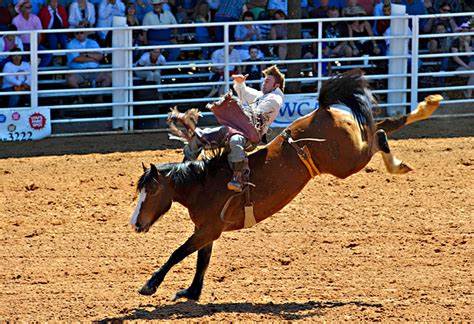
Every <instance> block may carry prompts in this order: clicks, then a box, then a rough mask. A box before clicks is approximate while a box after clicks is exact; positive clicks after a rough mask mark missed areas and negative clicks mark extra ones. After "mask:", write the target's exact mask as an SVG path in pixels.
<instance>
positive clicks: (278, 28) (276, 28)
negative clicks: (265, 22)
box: [270, 10, 288, 60]
mask: <svg viewBox="0 0 474 324" xmlns="http://www.w3.org/2000/svg"><path fill="white" fill-rule="evenodd" d="M274 19H275V20H285V19H286V15H285V13H284V12H283V11H281V10H278V11H277V12H275V15H274ZM270 39H271V40H284V39H288V25H287V24H273V25H272V29H271V30H270ZM275 47H276V48H277V49H278V57H279V58H280V60H284V59H286V54H287V52H288V46H287V44H278V45H276V46H275ZM273 54H275V52H273Z"/></svg>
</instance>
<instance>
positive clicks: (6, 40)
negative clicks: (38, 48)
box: [0, 24, 23, 70]
mask: <svg viewBox="0 0 474 324" xmlns="http://www.w3.org/2000/svg"><path fill="white" fill-rule="evenodd" d="M16 30H17V29H16V26H15V25H11V24H10V25H9V26H8V31H16ZM16 49H18V50H20V51H23V43H22V41H21V38H20V37H19V36H17V35H4V36H2V37H0V52H11V51H13V50H16ZM10 60H11V58H10V56H9V55H0V70H2V69H3V67H4V66H5V64H6V63H7V62H8V61H10Z"/></svg>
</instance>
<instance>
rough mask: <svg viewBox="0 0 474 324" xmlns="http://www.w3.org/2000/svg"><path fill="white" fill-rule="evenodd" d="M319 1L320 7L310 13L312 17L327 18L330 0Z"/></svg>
mask: <svg viewBox="0 0 474 324" xmlns="http://www.w3.org/2000/svg"><path fill="white" fill-rule="evenodd" d="M319 3H320V5H319V7H317V8H315V9H313V10H312V11H311V12H310V13H309V17H310V18H327V17H328V10H329V0H320V1H319ZM335 8H337V7H335Z"/></svg>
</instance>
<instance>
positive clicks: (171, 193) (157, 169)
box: [131, 72, 442, 300]
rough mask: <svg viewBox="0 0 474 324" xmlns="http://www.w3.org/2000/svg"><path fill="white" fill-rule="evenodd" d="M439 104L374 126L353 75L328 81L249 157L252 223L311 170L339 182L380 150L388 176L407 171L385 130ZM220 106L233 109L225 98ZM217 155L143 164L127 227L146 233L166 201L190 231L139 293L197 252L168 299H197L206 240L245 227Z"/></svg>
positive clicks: (239, 199) (279, 204)
mask: <svg viewBox="0 0 474 324" xmlns="http://www.w3.org/2000/svg"><path fill="white" fill-rule="evenodd" d="M441 100H442V97H441V96H439V95H434V96H430V97H427V98H426V99H425V101H424V102H422V103H420V104H419V105H418V108H417V109H416V110H415V111H414V112H412V113H411V114H409V115H406V116H402V117H398V118H394V119H385V120H383V121H381V122H379V123H375V122H374V120H373V117H372V112H371V110H372V108H373V107H372V106H373V105H374V104H375V101H374V100H373V98H372V95H371V93H370V90H369V89H368V87H367V84H366V81H365V80H364V79H363V77H362V75H361V74H360V73H359V72H352V73H349V74H345V75H343V76H340V77H336V78H334V79H331V80H329V81H327V82H326V83H325V84H324V85H323V87H322V89H321V92H320V96H319V107H320V108H319V109H317V110H315V111H313V112H312V113H310V114H308V115H306V116H304V117H302V118H300V119H298V120H296V121H295V122H293V123H292V124H291V125H290V126H289V127H288V128H287V132H284V133H282V134H280V135H279V136H277V137H276V138H275V139H274V140H273V141H272V142H271V143H269V144H268V145H266V146H264V147H263V148H261V149H259V150H257V151H256V152H254V153H252V154H250V155H249V164H250V169H251V175H250V182H251V183H253V184H254V185H255V188H252V190H251V199H252V201H253V202H254V218H255V222H257V223H258V222H261V221H262V220H264V219H265V218H267V217H270V216H271V215H273V214H275V213H276V212H278V211H279V210H280V209H282V208H283V207H284V206H285V205H286V204H288V203H289V202H290V201H291V200H292V199H293V198H294V197H295V196H296V195H297V194H298V193H299V192H300V191H301V190H302V189H303V188H304V186H305V185H306V184H307V183H308V181H309V180H311V178H312V176H311V172H313V171H317V172H319V173H328V174H332V175H334V176H336V177H338V178H346V177H348V176H350V175H352V174H354V173H356V172H358V171H359V170H361V169H362V168H364V167H365V166H366V165H367V163H368V162H369V161H370V159H371V158H372V156H373V155H374V154H375V153H376V152H381V153H382V157H383V160H384V162H385V165H386V167H387V170H388V171H389V172H390V173H399V174H401V173H406V172H409V171H410V170H411V168H410V167H409V166H408V165H406V164H405V163H403V162H401V161H399V160H398V159H396V158H395V157H394V156H393V155H392V153H391V152H390V148H389V146H388V143H387V138H386V135H385V132H384V130H385V131H387V132H392V131H395V130H397V129H399V128H401V127H403V126H404V125H407V124H410V123H413V122H415V121H418V120H422V119H426V118H428V117H429V116H430V115H431V114H432V113H433V111H434V110H435V109H436V108H437V107H438V106H439V102H440V101H441ZM220 104H221V105H228V104H237V103H236V102H235V101H234V100H233V99H232V98H231V97H230V96H229V97H227V98H225V100H223V102H221V103H220ZM290 143H292V144H290ZM303 144H304V145H305V146H306V147H307V151H306V152H307V153H308V155H309V156H307V160H304V159H303V158H302V157H301V156H300V155H299V154H298V152H299V151H300V147H302V146H303ZM224 155H225V153H224V154H221V155H217V156H215V157H213V158H211V159H204V160H200V161H191V162H185V163H171V164H164V165H158V166H155V165H153V164H151V167H150V168H148V169H147V168H145V166H143V167H144V173H143V175H142V176H141V178H140V179H139V182H138V188H137V190H138V192H139V200H138V205H137V207H136V210H135V212H134V214H133V216H132V220H131V224H132V225H133V227H134V229H135V230H136V231H137V232H147V231H148V230H149V229H150V227H151V226H152V225H153V223H154V222H155V221H157V220H158V219H159V218H160V217H161V216H162V215H164V214H165V213H166V212H167V211H168V210H169V209H170V207H171V204H172V203H173V202H178V203H180V204H182V205H183V206H184V207H186V208H187V209H188V211H189V215H190V217H191V219H192V221H193V222H194V224H195V231H194V234H193V235H191V237H189V238H188V240H187V241H186V242H185V243H184V244H183V245H181V246H180V247H179V248H178V249H177V250H176V251H174V252H173V253H172V255H171V256H170V258H169V259H168V261H167V262H166V263H165V264H164V265H163V266H162V267H161V268H160V269H159V270H158V271H156V272H155V273H154V274H153V275H152V276H151V278H150V279H149V280H148V281H147V282H146V283H145V285H144V286H143V287H142V288H141V289H140V291H139V293H140V294H143V295H152V294H153V293H155V291H156V289H157V288H158V287H159V285H160V284H161V282H162V281H163V280H164V278H165V276H166V274H167V273H168V271H169V270H170V269H171V268H172V267H173V266H174V265H176V264H177V263H179V262H180V261H182V260H183V259H184V258H186V257H187V256H189V255H190V254H192V253H194V252H196V251H198V257H197V266H196V273H195V276H194V279H193V281H192V283H191V285H190V287H189V288H188V289H184V290H182V291H179V292H178V293H177V294H176V296H175V299H178V298H181V297H183V298H188V299H192V300H198V299H199V296H200V294H201V290H202V287H203V280H204V274H205V272H206V269H207V266H208V264H209V260H210V258H211V253H212V245H213V242H214V241H215V240H216V239H218V238H219V236H220V235H221V233H222V232H224V231H232V230H239V229H242V228H243V227H244V219H245V216H244V208H243V206H244V202H245V198H244V195H239V196H236V197H235V199H232V200H230V199H229V198H230V197H231V196H232V195H235V193H232V192H230V191H228V190H227V187H226V183H227V182H228V181H229V179H230V177H231V174H232V172H231V171H230V168H229V167H228V165H227V160H226V157H225V156H224ZM308 160H311V161H312V163H314V166H311V163H309V164H308V166H307V167H304V166H305V165H306V163H307V162H308ZM303 161H306V163H304V162H303ZM310 171H311V172H310ZM237 195H238V194H237ZM224 206H226V207H225V213H224V217H222V215H221V213H222V211H223V209H224Z"/></svg>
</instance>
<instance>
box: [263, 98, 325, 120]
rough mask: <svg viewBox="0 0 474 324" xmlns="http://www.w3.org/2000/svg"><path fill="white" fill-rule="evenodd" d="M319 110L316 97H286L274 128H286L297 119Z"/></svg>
mask: <svg viewBox="0 0 474 324" xmlns="http://www.w3.org/2000/svg"><path fill="white" fill-rule="evenodd" d="M317 108H318V100H317V97H316V95H298V94H295V95H286V96H285V102H284V103H283V106H282V107H281V108H280V112H279V113H278V116H277V118H276V119H275V121H274V122H273V124H272V127H286V126H288V125H290V124H291V123H292V122H294V121H295V120H296V119H298V118H300V117H303V116H304V115H307V114H309V113H310V112H312V111H313V110H315V109H317Z"/></svg>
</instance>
